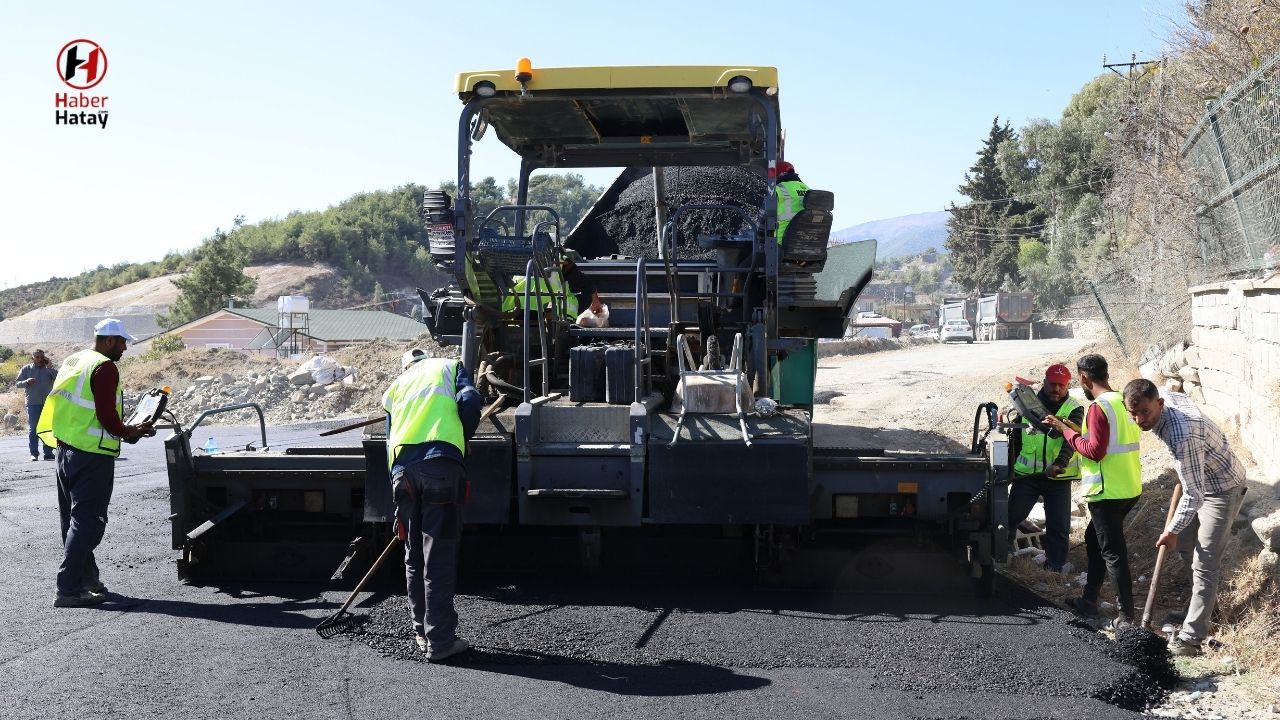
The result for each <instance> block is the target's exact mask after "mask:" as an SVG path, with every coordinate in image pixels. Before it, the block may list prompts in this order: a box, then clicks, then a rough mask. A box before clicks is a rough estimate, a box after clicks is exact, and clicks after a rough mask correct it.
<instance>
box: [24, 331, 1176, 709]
mask: <svg viewBox="0 0 1280 720" xmlns="http://www.w3.org/2000/svg"><path fill="white" fill-rule="evenodd" d="M909 352H910V351H905V352H904V353H894V354H895V355H899V356H902V355H904V354H906V353H909ZM336 424H337V423H330V424H328V425H312V426H292V427H286V428H272V429H270V431H269V435H270V437H271V440H272V444H273V445H278V446H287V445H291V444H301V443H307V444H317V438H316V437H315V435H316V433H317V432H318V431H319V430H321V429H323V428H324V427H330V426H333V425H336ZM254 434H256V430H253V431H250V430H229V429H225V428H218V429H217V435H218V440H219V443H220V444H221V445H222V446H223V447H227V446H229V445H231V444H232V443H234V442H237V441H238V442H245V441H247V440H249V439H251V437H252V436H253V435H254ZM203 435H204V433H203V432H201V433H200V438H197V439H198V440H201V439H202V438H203ZM352 439H353V440H354V438H352ZM168 513H169V509H168V486H167V479H166V476H165V474H164V468H163V461H162V452H161V446H160V443H159V441H158V440H157V439H151V440H144V441H143V442H142V443H140V444H138V445H137V446H132V447H130V446H126V451H125V457H124V458H123V459H122V460H120V461H119V462H118V463H117V465H116V486H115V494H114V497H113V500H112V506H111V513H110V522H109V524H108V527H107V535H106V539H105V541H104V542H103V544H102V546H101V547H100V549H99V551H98V559H99V560H98V561H99V565H100V566H101V568H102V578H103V581H104V582H105V583H107V584H108V585H109V586H110V588H111V591H112V597H111V602H109V603H107V604H104V605H102V606H99V607H97V608H89V609H55V608H53V606H52V601H53V595H54V584H53V578H54V574H55V572H56V568H57V565H58V562H59V560H60V557H61V547H60V544H59V540H58V516H57V499H56V492H55V489H54V475H53V464H52V463H46V462H38V463H31V462H28V461H27V454H26V439H25V437H4V438H0V547H2V548H3V549H4V556H5V558H6V559H7V563H6V567H5V569H4V571H3V583H0V590H2V591H0V628H3V630H0V679H2V681H0V708H3V710H2V711H0V715H3V717H5V718H84V717H128V718H145V717H216V716H226V717H237V718H258V717H261V718H276V717H308V718H362V719H364V718H404V717H430V718H469V719H474V718H488V717H502V718H506V717H519V718H543V717H547V718H551V717H556V718H558V717H564V718H570V717H572V718H579V717H601V716H606V715H607V716H633V717H671V718H676V717H679V718H689V717H706V718H740V717H770V718H776V717H883V718H1084V717H1088V718H1119V717H1137V715H1136V714H1135V713H1133V712H1130V711H1128V710H1124V709H1121V707H1118V706H1117V704H1114V703H1118V704H1120V705H1129V706H1135V705H1138V704H1140V703H1141V701H1142V699H1143V698H1144V697H1146V696H1149V695H1150V694H1151V693H1152V692H1155V691H1154V689H1153V687H1152V686H1151V683H1150V681H1149V680H1147V679H1146V678H1145V676H1143V675H1141V674H1139V673H1138V672H1137V671H1136V670H1135V669H1134V668H1133V667H1131V666H1129V665H1126V664H1123V663H1121V662H1119V661H1117V660H1115V659H1113V657H1112V656H1113V655H1114V652H1113V647H1112V646H1111V644H1110V643H1108V642H1106V641H1105V640H1104V639H1103V638H1102V637H1101V636H1099V635H1097V634H1096V633H1092V632H1089V631H1086V630H1084V629H1082V628H1080V627H1078V626H1076V625H1075V624H1073V623H1072V622H1071V621H1070V617H1069V616H1068V615H1067V614H1066V613H1065V612H1063V611H1061V610H1059V609H1056V608H1054V607H1052V606H1049V605H1047V604H1044V603H1041V602H1039V601H1038V600H1036V599H1035V598H1033V597H1030V596H1027V595H1025V594H1022V593H1019V592H1016V591H1014V590H1012V589H1010V588H1005V589H1004V590H1003V591H1002V592H1000V593H999V594H998V595H997V597H996V598H994V599H990V600H980V599H978V598H977V597H976V596H975V595H974V593H973V592H972V587H971V585H970V584H969V583H968V582H967V581H966V580H965V578H963V576H962V575H960V574H959V566H958V564H956V563H954V562H951V561H950V560H949V558H948V557H947V556H946V555H944V554H941V553H940V552H939V551H936V550H934V549H932V548H930V547H928V546H927V545H926V546H918V545H914V544H912V543H908V542H904V541H903V540H902V539H900V538H871V539H849V540H843V541H840V542H837V543H835V544H833V545H828V546H826V547H821V548H817V549H814V550H811V551H808V553H807V554H805V555H804V556H802V557H798V558H796V566H797V567H802V568H809V569H810V570H816V572H811V573H810V578H809V580H813V578H814V577H817V578H818V579H819V581H818V582H808V581H806V582H798V581H797V582H780V583H775V584H772V585H769V586H761V585H759V584H756V583H753V582H751V581H749V580H747V579H744V578H742V577H739V576H737V575H735V574H734V573H732V572H726V573H703V574H696V575H693V576H691V575H690V574H688V573H684V574H676V573H674V572H671V573H663V572H661V571H660V570H652V569H651V570H649V571H646V572H643V573H636V574H632V575H629V576H626V577H621V578H620V577H585V576H581V575H574V574H572V573H568V574H562V575H556V576H552V575H547V574H545V573H541V572H539V573H530V572H524V573H520V572H513V573H509V574H501V575H497V576H495V575H492V574H490V575H479V574H474V573H473V574H470V575H468V576H467V577H466V578H465V580H464V583H463V594H462V595H460V597H459V609H460V612H461V614H462V627H461V632H462V633H463V634H464V636H466V637H468V638H469V639H471V640H472V641H473V643H474V644H475V645H476V646H477V650H476V651H474V652H472V653H470V654H469V655H468V656H464V658H462V659H461V660H460V661H459V662H458V663H456V664H453V665H451V666H442V665H431V664H427V663H424V662H421V658H420V656H417V655H416V654H415V653H414V651H413V650H412V648H411V647H410V646H409V644H408V619H407V612H406V611H405V610H404V604H403V594H402V592H401V593H400V594H395V593H394V592H392V593H388V592H386V591H380V592H376V593H374V594H372V595H369V596H365V599H364V600H362V602H360V603H359V604H358V605H357V607H356V610H357V611H358V612H359V613H360V614H362V615H367V616H368V618H369V620H368V622H367V623H366V624H365V625H364V627H363V630H362V632H360V633H358V634H356V635H354V636H347V637H339V638H334V639H330V640H322V639H320V638H319V637H317V635H316V634H315V632H314V631H313V629H312V628H313V627H314V626H315V624H316V623H317V622H319V621H320V620H321V619H322V618H324V617H326V616H327V615H328V614H330V613H332V612H333V611H334V610H335V609H336V608H337V606H338V604H339V603H340V602H341V600H342V598H343V597H344V596H345V590H342V589H340V588H334V587H331V586H329V585H327V584H320V583H313V584H258V585H253V586H240V587H209V586H204V587H201V586H190V585H184V584H181V583H180V582H178V580H177V577H176V573H175V570H174V566H173V562H172V561H173V558H174V557H175V555H176V553H175V552H174V551H172V550H171V549H170V547H169V523H168V521H167V519H166V518H167V515H168ZM668 552H669V551H668ZM657 565H658V567H659V568H660V567H662V563H658V564H657ZM1104 700H1111V701H1112V702H1111V703H1108V702H1106V701H1104Z"/></svg>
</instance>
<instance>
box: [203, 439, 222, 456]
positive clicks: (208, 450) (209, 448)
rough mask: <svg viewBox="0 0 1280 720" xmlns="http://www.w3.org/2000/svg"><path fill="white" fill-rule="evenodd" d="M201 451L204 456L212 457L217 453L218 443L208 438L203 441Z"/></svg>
mask: <svg viewBox="0 0 1280 720" xmlns="http://www.w3.org/2000/svg"><path fill="white" fill-rule="evenodd" d="M203 449H204V454H205V455H212V454H214V453H216V452H218V441H217V440H214V439H213V437H212V436H210V437H209V439H208V440H206V441H205V443H204V448H203Z"/></svg>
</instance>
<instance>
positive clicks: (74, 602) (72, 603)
mask: <svg viewBox="0 0 1280 720" xmlns="http://www.w3.org/2000/svg"><path fill="white" fill-rule="evenodd" d="M106 600H107V596H106V595H99V594H97V593H91V592H89V591H88V590H82V591H80V594H79V595H63V594H62V593H58V594H57V595H55V596H54V598H53V606H54V607H59V608H64V607H89V606H91V605H98V604H100V603H104V602H106Z"/></svg>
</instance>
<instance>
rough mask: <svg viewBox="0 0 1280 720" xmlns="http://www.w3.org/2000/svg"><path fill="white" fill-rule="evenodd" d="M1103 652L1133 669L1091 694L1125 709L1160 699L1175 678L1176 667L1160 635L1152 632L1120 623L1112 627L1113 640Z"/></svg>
mask: <svg viewBox="0 0 1280 720" xmlns="http://www.w3.org/2000/svg"><path fill="white" fill-rule="evenodd" d="M1107 654H1108V655H1109V656H1111V658H1112V659H1114V660H1117V661H1119V662H1122V663H1124V664H1125V665H1129V666H1131V667H1133V668H1134V672H1133V673H1131V674H1130V675H1129V676H1128V677H1126V678H1123V679H1122V680H1121V681H1120V682H1117V683H1116V685H1115V686H1114V687H1113V688H1108V691H1107V692H1105V693H1102V694H1098V695H1094V697H1096V698H1097V699H1099V700H1102V701H1105V702H1108V703H1111V704H1112V705H1118V706H1120V707H1122V708H1125V709H1126V710H1143V709H1146V708H1148V707H1151V706H1152V705H1157V704H1159V703H1160V702H1161V701H1163V700H1164V698H1165V697H1166V696H1167V695H1168V694H1169V690H1170V689H1171V688H1173V686H1174V685H1176V684H1177V682H1178V679H1179V674H1178V670H1177V668H1175V667H1174V665H1173V658H1172V657H1171V656H1170V655H1169V647H1168V645H1167V644H1166V643H1165V640H1164V638H1162V637H1160V636H1158V635H1156V634H1155V633H1152V632H1149V631H1147V630H1143V629H1142V628H1139V627H1135V626H1133V625H1127V626H1124V627H1121V628H1120V629H1119V630H1117V631H1116V639H1115V642H1113V643H1110V644H1109V646H1108V648H1107Z"/></svg>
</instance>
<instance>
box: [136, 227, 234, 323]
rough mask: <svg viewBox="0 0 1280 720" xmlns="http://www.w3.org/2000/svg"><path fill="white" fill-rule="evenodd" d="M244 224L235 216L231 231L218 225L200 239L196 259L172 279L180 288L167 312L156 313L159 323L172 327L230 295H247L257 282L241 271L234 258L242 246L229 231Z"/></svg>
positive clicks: (209, 309)
mask: <svg viewBox="0 0 1280 720" xmlns="http://www.w3.org/2000/svg"><path fill="white" fill-rule="evenodd" d="M243 224H244V219H243V218H236V222H235V224H234V225H233V226H232V228H231V233H226V232H223V231H222V229H221V228H218V229H217V230H215V231H214V233H213V237H211V238H209V239H207V240H205V241H204V244H203V245H201V246H200V248H199V250H198V251H197V255H198V259H197V260H196V262H195V263H194V264H193V265H192V266H191V270H190V271H188V272H187V273H186V274H185V275H183V276H182V277H180V278H178V279H177V280H174V281H173V284H174V285H176V286H177V287H178V289H179V290H180V291H181V292H180V293H179V294H178V299H177V300H176V301H175V302H174V303H173V305H172V306H170V308H169V313H168V314H167V315H161V316H157V317H156V322H157V323H159V324H160V325H161V326H163V327H169V328H172V327H176V326H178V325H181V324H183V323H186V322H190V321H192V320H194V319H196V318H198V317H202V316H204V315H208V314H209V313H211V312H213V311H215V310H218V309H219V308H222V307H226V304H227V300H228V299H229V298H231V297H232V296H234V295H250V294H252V293H253V291H254V289H255V288H256V287H257V285H258V283H257V281H255V280H254V279H253V278H251V277H249V276H247V275H245V274H244V263H243V262H241V261H238V260H237V257H238V256H239V255H240V254H241V252H242V249H241V248H240V247H238V243H237V242H236V241H235V240H234V239H233V235H234V234H235V233H236V231H238V230H239V229H240V227H241V226H242V225H243Z"/></svg>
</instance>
